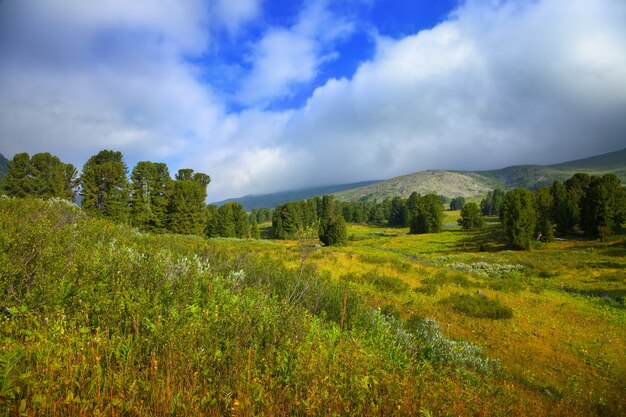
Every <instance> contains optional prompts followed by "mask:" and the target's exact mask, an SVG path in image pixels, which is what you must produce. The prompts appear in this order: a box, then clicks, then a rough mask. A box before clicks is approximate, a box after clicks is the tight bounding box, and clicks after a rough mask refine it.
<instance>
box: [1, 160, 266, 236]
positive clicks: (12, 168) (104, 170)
mask: <svg viewBox="0 0 626 417" xmlns="http://www.w3.org/2000/svg"><path fill="white" fill-rule="evenodd" d="M210 182H211V178H210V177H209V176H208V175H207V174H204V173H201V172H194V171H193V170H192V169H188V168H185V169H180V170H178V172H177V173H176V175H175V177H174V179H172V178H171V176H170V173H169V170H168V167H167V165H166V164H164V163H160V162H150V161H143V162H138V163H137V165H136V166H135V167H134V168H133V170H132V172H131V174H130V177H129V175H128V167H127V165H126V163H125V162H124V159H123V155H122V153H121V152H116V151H111V150H103V151H100V152H99V153H98V154H96V155H93V156H92V157H91V158H89V160H87V162H86V163H85V165H84V166H83V168H82V172H81V174H80V175H78V171H77V170H76V168H75V167H74V166H73V165H72V164H66V163H63V162H61V160H59V158H57V157H56V156H53V155H51V154H49V153H39V154H35V155H32V156H30V155H29V154H27V153H19V154H16V155H15V156H14V157H13V159H12V160H10V161H9V163H8V171H7V174H6V175H5V177H4V178H3V180H2V184H0V188H1V190H2V192H3V193H4V194H6V195H9V196H14V197H28V196H30V197H38V198H44V199H47V198H62V199H66V200H69V201H74V200H75V199H76V196H77V193H78V195H80V197H81V198H82V200H81V206H82V208H83V209H84V210H85V212H87V213H89V214H91V215H95V216H102V217H107V218H110V219H112V220H114V221H116V222H120V223H127V224H131V225H132V226H134V227H137V228H138V229H140V230H143V231H148V232H156V233H164V232H171V233H180V234H197V235H207V236H209V237H217V236H222V237H239V238H242V237H258V236H259V231H258V225H257V226H256V227H255V226H254V224H250V222H249V219H248V214H247V213H246V211H245V209H244V208H243V206H241V204H238V203H227V204H225V205H223V206H221V207H217V206H215V205H209V206H207V205H206V203H205V200H206V197H207V192H206V189H207V186H208V185H209V183H210Z"/></svg>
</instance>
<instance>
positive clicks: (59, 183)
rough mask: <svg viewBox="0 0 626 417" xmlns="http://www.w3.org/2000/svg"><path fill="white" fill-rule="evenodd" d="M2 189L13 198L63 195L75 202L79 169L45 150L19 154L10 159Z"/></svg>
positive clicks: (62, 196)
mask: <svg viewBox="0 0 626 417" xmlns="http://www.w3.org/2000/svg"><path fill="white" fill-rule="evenodd" d="M2 188H3V190H4V192H5V193H6V194H7V195H10V196H14V197H27V196H31V197H38V198H52V197H57V198H64V199H66V200H70V201H73V199H74V190H75V188H76V168H74V166H73V165H72V164H65V163H63V162H61V160H60V159H59V158H57V157H56V156H53V155H51V154H49V153H48V152H45V153H38V154H34V155H33V156H32V157H30V156H29V155H28V154H27V153H19V154H17V155H15V156H14V157H13V159H12V160H11V161H9V162H8V172H7V175H6V176H5V177H4V181H3V187H2Z"/></svg>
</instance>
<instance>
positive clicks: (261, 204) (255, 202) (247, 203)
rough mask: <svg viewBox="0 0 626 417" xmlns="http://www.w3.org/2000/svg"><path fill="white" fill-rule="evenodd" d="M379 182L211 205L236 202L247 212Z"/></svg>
mask: <svg viewBox="0 0 626 417" xmlns="http://www.w3.org/2000/svg"><path fill="white" fill-rule="evenodd" d="M377 182H380V181H363V182H357V183H352V184H340V185H329V186H326V187H316V188H306V189H302V190H292V191H282V192H279V193H272V194H258V195H246V196H243V197H239V198H229V199H226V200H222V201H216V202H214V203H212V204H216V205H218V206H221V205H224V204H226V203H228V202H230V201H233V202H236V203H239V204H241V205H242V206H244V208H245V209H246V210H247V211H250V210H252V209H258V208H274V207H276V206H278V205H280V204H284V203H287V202H289V201H298V200H305V199H307V198H312V197H317V196H320V195H326V194H334V193H337V192H339V191H343V190H348V189H352V188H359V187H363V186H368V185H371V184H375V183H377Z"/></svg>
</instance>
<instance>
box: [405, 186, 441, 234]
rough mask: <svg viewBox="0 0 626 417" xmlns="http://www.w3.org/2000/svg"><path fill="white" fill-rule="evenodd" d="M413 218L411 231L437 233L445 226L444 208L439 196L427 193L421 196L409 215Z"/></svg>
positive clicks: (415, 232) (413, 232)
mask: <svg viewBox="0 0 626 417" xmlns="http://www.w3.org/2000/svg"><path fill="white" fill-rule="evenodd" d="M409 218H410V219H411V224H410V233H411V234H419V233H437V232H440V231H441V228H442V226H443V208H442V205H441V201H440V200H439V197H438V196H437V195H435V194H427V195H425V196H423V197H419V198H418V199H417V202H416V209H415V211H413V212H411V213H410V215H409Z"/></svg>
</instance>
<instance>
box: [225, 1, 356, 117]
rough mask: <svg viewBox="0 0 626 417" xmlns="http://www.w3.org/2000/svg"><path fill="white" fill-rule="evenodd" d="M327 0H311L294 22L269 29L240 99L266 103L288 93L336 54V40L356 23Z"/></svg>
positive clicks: (253, 59) (253, 103)
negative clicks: (332, 10)
mask: <svg viewBox="0 0 626 417" xmlns="http://www.w3.org/2000/svg"><path fill="white" fill-rule="evenodd" d="M326 3H327V2H326V1H324V0H316V1H311V2H309V3H308V4H307V7H306V8H305V9H304V10H303V11H302V13H301V14H300V16H299V19H298V22H297V23H296V24H295V25H293V26H292V27H290V28H288V29H287V28H282V27H281V28H271V29H270V30H268V31H267V33H266V34H265V35H264V36H263V38H262V39H261V40H260V41H259V42H258V44H257V45H256V46H255V48H254V52H253V53H252V56H251V61H252V69H251V71H250V74H249V75H248V76H247V77H246V78H245V79H244V80H243V82H242V86H241V89H240V92H239V94H238V98H237V99H238V100H239V101H241V102H242V103H244V104H247V105H256V106H265V105H267V104H269V103H270V102H271V101H272V100H274V99H277V98H282V97H285V96H289V95H291V93H292V92H293V90H294V88H296V87H298V86H300V85H302V84H303V83H307V82H310V81H312V80H313V79H315V77H316V76H317V74H318V70H319V67H320V66H321V65H322V64H323V63H324V62H326V61H328V60H329V59H334V58H335V54H334V52H333V47H334V43H335V42H337V41H339V40H341V39H342V38H344V37H345V36H347V35H348V34H349V33H350V32H351V31H352V30H353V25H352V24H351V23H350V22H348V21H346V20H344V19H343V18H341V17H338V16H335V15H333V14H332V13H330V12H329V11H328V9H327V4H326Z"/></svg>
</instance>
